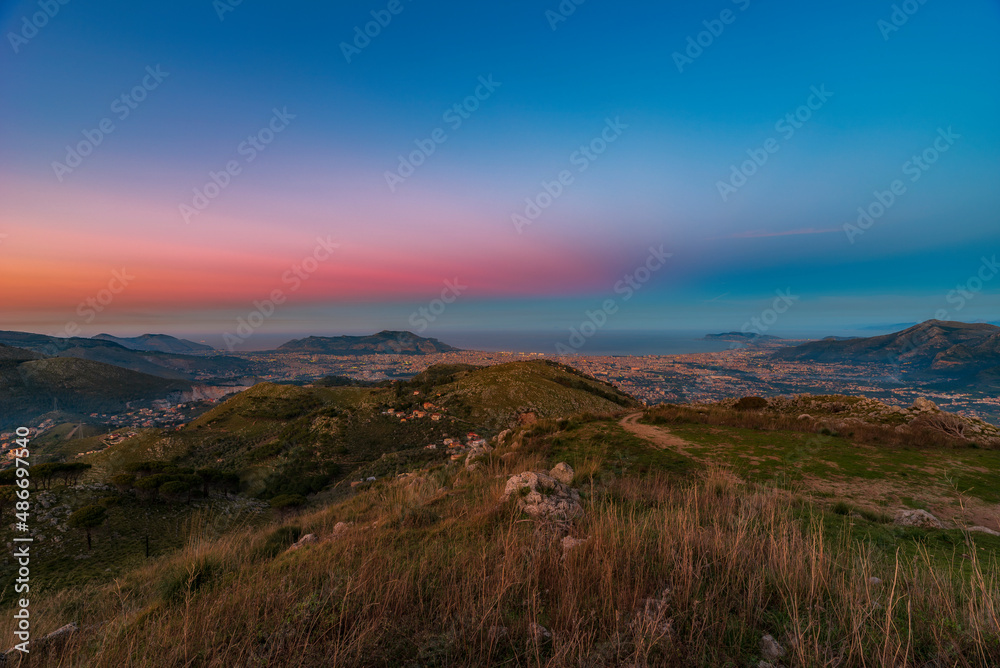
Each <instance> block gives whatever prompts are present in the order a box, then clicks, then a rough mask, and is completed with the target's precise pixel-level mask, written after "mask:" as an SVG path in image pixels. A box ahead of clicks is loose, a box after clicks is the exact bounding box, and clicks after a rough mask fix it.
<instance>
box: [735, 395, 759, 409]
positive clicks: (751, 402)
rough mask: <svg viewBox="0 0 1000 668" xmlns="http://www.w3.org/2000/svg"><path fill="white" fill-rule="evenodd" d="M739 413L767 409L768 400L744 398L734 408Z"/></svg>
mask: <svg viewBox="0 0 1000 668" xmlns="http://www.w3.org/2000/svg"><path fill="white" fill-rule="evenodd" d="M733 408H735V409H736V410H738V411H762V410H764V409H765V408H767V399H765V398H764V397H743V398H742V399H740V400H739V401H737V402H736V405H735V406H733Z"/></svg>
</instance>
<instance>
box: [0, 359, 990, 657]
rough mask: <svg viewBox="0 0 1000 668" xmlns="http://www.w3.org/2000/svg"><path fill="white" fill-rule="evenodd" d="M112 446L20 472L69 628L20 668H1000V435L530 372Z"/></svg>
mask: <svg viewBox="0 0 1000 668" xmlns="http://www.w3.org/2000/svg"><path fill="white" fill-rule="evenodd" d="M433 416H437V417H436V419H435V418H434V417H433ZM528 416H530V417H528ZM473 431H474V432H475V434H474V435H472V434H470V433H469V432H473ZM60 433H61V432H60ZM479 437H485V440H486V443H483V441H480V440H479ZM52 438H53V443H52V446H51V447H54V448H58V447H64V446H67V445H68V444H69V443H73V444H74V445H73V447H85V446H86V444H89V443H95V444H96V443H99V442H101V440H102V439H104V438H106V437H89V438H84V439H79V440H67V439H66V435H65V434H63V438H62V439H61V441H62V445H59V441H60V439H57V438H56V437H55V436H53V437H52ZM445 439H448V441H451V443H450V444H449V447H445V445H446V442H445ZM112 440H113V441H114V445H112V446H110V447H106V449H104V450H103V451H101V452H99V453H95V454H90V455H86V456H84V457H79V458H77V457H72V458H69V457H68V458H67V461H72V462H79V463H82V464H89V465H90V466H92V468H90V469H89V470H87V471H85V472H82V475H81V477H80V479H79V480H76V479H74V478H73V476H72V475H68V476H63V477H59V474H58V473H53V472H54V471H55V470H54V469H52V470H46V469H42V468H40V467H36V470H35V471H34V472H33V474H32V475H33V478H32V479H33V480H35V481H37V482H38V484H40V485H41V487H42V489H40V490H36V491H35V492H34V494H35V498H36V499H38V500H39V502H42V501H44V508H43V509H42V510H39V511H36V515H37V518H36V519H34V520H33V521H35V522H37V525H38V526H39V527H40V528H39V530H38V533H40V534H41V536H38V535H36V540H37V542H36V543H35V549H37V550H38V553H39V555H40V556H39V557H38V561H37V567H36V565H35V562H33V577H34V578H36V579H34V580H33V587H35V586H37V587H38V588H39V591H40V592H41V593H40V595H39V596H38V598H37V600H35V601H33V606H34V607H33V609H32V614H33V615H34V617H33V619H36V620H37V621H36V624H37V627H36V631H37V632H38V633H46V632H49V631H51V630H54V629H55V628H58V627H61V626H63V625H64V624H66V623H68V622H73V623H76V624H78V626H79V631H77V632H75V633H74V634H73V635H72V638H71V639H70V640H69V641H68V642H66V643H65V644H61V645H58V646H56V645H53V646H51V647H49V648H46V649H44V650H41V651H39V652H37V653H35V654H33V655H32V665H33V666H34V665H36V663H37V665H39V666H63V665H133V666H150V667H152V666H157V667H159V666H178V667H180V666H191V665H204V666H219V667H222V666H231V665H267V666H322V665H344V666H371V665H380V666H381V665H386V666H389V665H392V666H396V665H400V666H513V665H532V666H579V665H593V666H620V665H635V666H660V665H662V666H674V665H677V666H688V665H691V666H712V667H714V666H744V665H746V666H758V665H764V664H770V665H772V666H779V665H780V666H818V665H843V666H855V665H895V666H905V667H907V668H909V667H911V666H912V667H917V666H927V665H949V666H963V667H964V666H984V667H985V666H990V665H996V662H997V661H1000V623H998V617H997V615H996V611H997V610H1000V591H998V590H997V587H996V583H997V582H1000V524H998V523H997V517H998V516H1000V512H998V511H1000V496H998V495H997V493H996V489H997V486H998V485H1000V459H998V457H997V454H998V453H1000V440H997V430H996V429H995V428H993V427H992V426H990V425H987V424H986V423H983V422H981V421H978V420H974V419H971V418H965V417H961V416H955V415H949V414H946V413H943V412H941V411H940V410H939V409H937V407H936V406H934V405H933V404H931V403H930V402H928V401H918V402H915V403H914V405H913V406H912V407H910V408H907V409H901V408H899V407H892V406H887V405H885V404H881V403H880V402H877V401H874V400H871V399H864V398H858V397H847V396H805V395H803V396H796V397H782V398H774V399H770V400H764V399H761V398H758V397H749V398H743V399H739V400H737V399H735V398H734V399H732V400H726V401H723V402H719V403H717V404H711V405H707V404H704V405H681V406H671V405H664V406H657V407H645V406H642V405H640V404H639V403H638V402H636V401H635V400H633V399H632V398H630V397H628V396H627V395H624V394H622V393H620V392H619V391H617V390H616V389H615V388H613V387H612V386H610V385H608V384H606V383H602V382H599V381H596V380H594V379H593V378H589V377H587V376H585V375H582V374H580V373H578V372H576V371H573V370H572V369H569V368H568V367H565V366H562V365H559V364H553V363H550V362H546V361H542V360H537V361H531V362H518V363H513V364H504V365H498V366H494V367H487V368H479V367H474V366H469V365H439V366H434V367H431V368H429V369H427V370H426V371H425V372H424V373H422V374H420V375H418V376H416V377H414V378H413V379H412V380H409V381H406V382H397V383H393V384H389V385H384V386H378V387H360V386H347V385H338V386H335V387H308V386H306V387H297V386H288V385H274V384H260V385H257V386H255V387H253V388H251V389H250V390H247V391H245V392H243V393H241V394H239V395H236V396H234V397H232V398H231V399H229V400H228V401H226V402H224V403H222V404H220V405H218V406H216V407H215V408H213V409H211V410H210V411H208V412H207V413H205V414H203V415H201V416H200V417H199V418H197V419H195V420H193V421H192V422H190V423H189V424H188V425H186V426H185V427H184V428H182V429H180V430H178V431H170V432H163V431H158V430H145V431H138V432H127V431H125V432H124V433H119V435H118V436H116V437H113V438H112ZM428 445H433V446H434V447H433V448H428V447H427V446H428ZM456 446H462V447H456ZM47 447H49V446H47ZM66 454H67V455H69V452H68V451H66ZM473 456H476V457H478V458H477V459H474V460H473V459H471V458H472V457H473ZM10 480H13V477H12V476H11V477H10ZM532 481H534V482H532ZM546 481H547V482H546ZM3 482H4V479H3V478H2V476H0V499H2V498H3V490H4V489H9V487H6V486H5V485H4V484H2V483H3ZM7 484H8V485H9V484H10V481H7ZM532 485H535V486H534V487H532ZM237 491H238V493H237ZM206 492H207V494H206ZM95 504H96V505H97V506H99V507H100V508H103V509H104V510H103V511H101V510H100V509H95V508H92V506H93V505H95ZM269 505H270V506H273V508H271V507H269ZM80 509H88V510H87V512H89V513H91V514H92V515H96V516H98V517H99V518H100V520H101V522H102V523H101V525H100V526H99V527H98V528H96V529H94V530H93V532H94V535H93V536H92V538H93V546H92V548H91V549H88V548H87V540H86V534H85V532H84V531H83V530H81V529H79V528H74V527H73V524H74V522H73V521H72V520H71V519H70V518H71V517H73V516H74V515H73V513H75V512H77V511H78V510H80ZM6 512H8V513H9V512H11V511H10V510H7V511H6ZM3 532H4V533H5V534H6V536H5V537H6V538H7V540H10V537H11V531H10V528H9V526H5V527H4V529H3ZM300 539H301V541H300ZM147 541H148V542H147ZM297 541H298V542H297ZM147 546H148V548H147ZM147 549H148V556H147ZM14 567H15V566H14V563H13V561H12V560H11V559H10V558H8V559H7V561H6V562H5V563H4V564H2V566H0V574H2V575H3V577H4V579H5V581H6V582H8V583H9V582H11V579H12V578H13V577H14V572H15V571H14ZM9 591H10V588H9V587H8V588H7V589H5V590H4V592H5V593H4V596H3V598H2V599H0V605H4V606H8V607H9V605H10V594H9ZM9 623H10V622H9V621H8V624H9Z"/></svg>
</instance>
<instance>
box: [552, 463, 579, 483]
mask: <svg viewBox="0 0 1000 668" xmlns="http://www.w3.org/2000/svg"><path fill="white" fill-rule="evenodd" d="M549 475H550V476H552V477H553V478H555V479H556V480H558V481H559V482H561V483H563V484H564V485H568V484H570V483H571V482H573V476H574V475H576V472H575V471H573V467H572V466H570V465H569V464H567V463H566V462H559V463H558V464H556V465H555V466H554V467H552V470H551V471H549Z"/></svg>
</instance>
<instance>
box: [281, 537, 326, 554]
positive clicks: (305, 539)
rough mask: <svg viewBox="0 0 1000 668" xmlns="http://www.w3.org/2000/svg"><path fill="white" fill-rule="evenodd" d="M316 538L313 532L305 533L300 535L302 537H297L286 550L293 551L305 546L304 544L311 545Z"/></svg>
mask: <svg viewBox="0 0 1000 668" xmlns="http://www.w3.org/2000/svg"><path fill="white" fill-rule="evenodd" d="M318 540H319V539H318V538H316V534H314V533H307V534H306V535H305V536H302V538H299V539H298V541H296V543H295V544H294V545H292V546H291V547H290V548H288V551H289V552H293V551H295V550H297V549H299V548H300V547H305V546H306V545H312V544H313V543H315V542H316V541H318Z"/></svg>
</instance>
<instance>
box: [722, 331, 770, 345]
mask: <svg viewBox="0 0 1000 668" xmlns="http://www.w3.org/2000/svg"><path fill="white" fill-rule="evenodd" d="M703 340H705V341H736V342H738V343H752V342H755V341H781V337H780V336H771V335H770V334H756V333H754V332H723V333H722V334H706V335H705V336H704V337H703Z"/></svg>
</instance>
